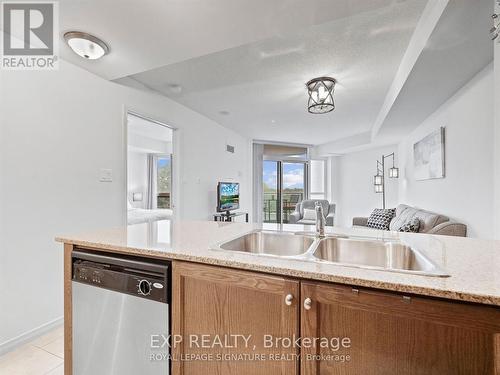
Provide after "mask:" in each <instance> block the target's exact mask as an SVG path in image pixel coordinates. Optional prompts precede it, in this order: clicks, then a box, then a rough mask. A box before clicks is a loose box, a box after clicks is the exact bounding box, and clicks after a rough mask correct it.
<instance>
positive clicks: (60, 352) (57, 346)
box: [42, 337, 64, 358]
mask: <svg viewBox="0 0 500 375" xmlns="http://www.w3.org/2000/svg"><path fill="white" fill-rule="evenodd" d="M42 349H43V350H45V351H47V352H49V353H51V354H54V355H57V356H58V357H59V358H64V337H59V338H57V339H55V340H54V341H52V342H50V343H48V344H47V345H45V346H42Z"/></svg>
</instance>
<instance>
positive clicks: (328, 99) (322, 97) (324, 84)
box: [306, 77, 337, 113]
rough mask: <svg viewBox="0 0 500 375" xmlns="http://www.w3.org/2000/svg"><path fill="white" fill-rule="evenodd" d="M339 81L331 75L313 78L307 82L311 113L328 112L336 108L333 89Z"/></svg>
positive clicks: (308, 105)
mask: <svg viewBox="0 0 500 375" xmlns="http://www.w3.org/2000/svg"><path fill="white" fill-rule="evenodd" d="M336 83H337V81H335V79H333V78H330V77H319V78H314V79H311V80H310V81H309V82H307V83H306V86H307V91H308V94H309V100H308V102H307V110H308V112H309V113H328V112H331V111H333V110H334V109H335V103H334V102H333V91H334V89H335V84H336Z"/></svg>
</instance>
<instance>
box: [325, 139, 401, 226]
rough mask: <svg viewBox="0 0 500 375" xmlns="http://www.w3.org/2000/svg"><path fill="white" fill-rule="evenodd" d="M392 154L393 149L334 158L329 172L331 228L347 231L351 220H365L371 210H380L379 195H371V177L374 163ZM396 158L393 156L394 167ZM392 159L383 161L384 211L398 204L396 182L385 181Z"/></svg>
mask: <svg viewBox="0 0 500 375" xmlns="http://www.w3.org/2000/svg"><path fill="white" fill-rule="evenodd" d="M394 151H396V147H395V146H389V147H382V148H376V149H371V150H367V151H360V152H355V153H351V154H347V155H343V156H338V157H336V160H333V162H332V163H331V165H332V168H333V173H332V176H333V177H332V178H333V182H332V186H333V187H334V188H333V199H332V200H333V202H334V203H336V204H337V217H336V219H335V223H336V224H335V225H338V226H342V227H350V226H351V225H352V218H353V217H355V216H368V215H369V214H370V213H371V212H372V210H373V209H374V208H382V194H377V193H375V191H374V186H373V176H375V174H376V172H377V165H376V164H377V159H378V160H381V159H382V155H387V154H390V153H392V152H394ZM397 163H398V155H396V165H397ZM391 166H392V159H386V207H387V208H392V207H395V206H396V205H397V203H398V187H397V184H398V182H397V180H396V179H391V178H388V177H387V173H388V172H387V169H388V168H389V167H391Z"/></svg>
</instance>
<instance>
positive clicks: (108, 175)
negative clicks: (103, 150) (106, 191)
mask: <svg viewBox="0 0 500 375" xmlns="http://www.w3.org/2000/svg"><path fill="white" fill-rule="evenodd" d="M99 181H101V182H113V170H112V169H104V168H103V169H101V173H100V177H99Z"/></svg>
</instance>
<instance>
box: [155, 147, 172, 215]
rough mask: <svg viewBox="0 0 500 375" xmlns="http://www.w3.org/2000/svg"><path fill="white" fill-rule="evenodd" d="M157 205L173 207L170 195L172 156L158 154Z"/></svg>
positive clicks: (159, 206)
mask: <svg viewBox="0 0 500 375" xmlns="http://www.w3.org/2000/svg"><path fill="white" fill-rule="evenodd" d="M156 176H157V177H156V197H157V200H156V206H157V207H158V208H171V204H170V196H171V192H172V189H171V188H172V156H171V155H161V156H158V158H157V162H156Z"/></svg>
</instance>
